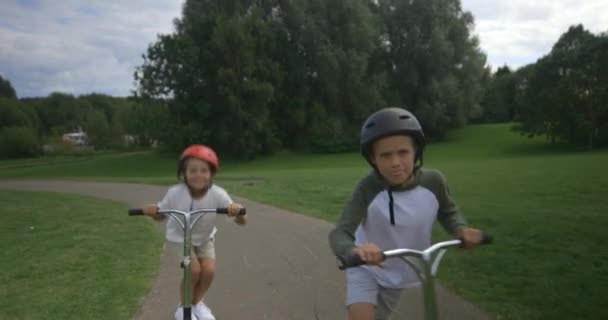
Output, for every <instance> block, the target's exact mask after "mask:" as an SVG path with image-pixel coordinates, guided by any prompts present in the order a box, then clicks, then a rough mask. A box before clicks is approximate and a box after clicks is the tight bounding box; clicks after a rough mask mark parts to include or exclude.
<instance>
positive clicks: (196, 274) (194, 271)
mask: <svg viewBox="0 0 608 320" xmlns="http://www.w3.org/2000/svg"><path fill="white" fill-rule="evenodd" d="M190 270H191V280H192V281H191V283H192V286H191V288H192V297H194V296H195V295H196V290H197V289H196V288H197V285H198V283H199V282H200V275H201V265H200V263H199V260H198V259H197V258H196V257H195V256H191V257H190ZM179 297H180V300H179V301H181V302H182V304H183V301H184V279H182V282H181V284H180V286H179ZM193 300H194V299H193Z"/></svg>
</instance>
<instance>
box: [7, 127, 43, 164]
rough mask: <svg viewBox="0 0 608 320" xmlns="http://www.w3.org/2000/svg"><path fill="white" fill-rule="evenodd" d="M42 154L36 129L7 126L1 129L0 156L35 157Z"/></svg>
mask: <svg viewBox="0 0 608 320" xmlns="http://www.w3.org/2000/svg"><path fill="white" fill-rule="evenodd" d="M39 154H40V139H39V138H38V134H37V133H36V129H34V128H29V127H14V126H13V127H6V128H3V129H2V130H1V131H0V158H20V157H33V156H37V155H39Z"/></svg>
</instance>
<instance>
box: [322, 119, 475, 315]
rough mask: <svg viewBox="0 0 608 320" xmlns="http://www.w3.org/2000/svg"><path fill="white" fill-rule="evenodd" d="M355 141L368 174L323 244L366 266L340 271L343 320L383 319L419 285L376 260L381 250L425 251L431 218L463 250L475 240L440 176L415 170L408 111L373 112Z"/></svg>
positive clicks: (417, 128)
mask: <svg viewBox="0 0 608 320" xmlns="http://www.w3.org/2000/svg"><path fill="white" fill-rule="evenodd" d="M360 143H361V153H362V155H363V157H364V158H365V159H366V160H367V162H368V163H369V164H370V166H371V167H372V168H373V170H371V172H370V173H369V174H368V175H367V176H366V177H364V178H363V179H361V180H360V181H359V183H358V184H357V186H356V188H355V190H354V192H353V193H352V195H351V198H350V199H349V200H348V202H347V203H346V205H345V207H344V210H343V212H342V215H341V216H340V218H339V219H338V222H337V223H336V226H335V228H334V229H333V230H332V231H331V233H330V235H329V241H330V246H331V248H332V250H333V252H334V253H335V254H336V255H341V256H342V255H349V254H352V253H356V254H358V255H359V257H360V258H361V259H362V260H363V261H365V262H366V263H367V264H366V265H364V266H362V267H358V268H351V269H348V270H347V271H346V283H347V284H346V286H347V290H346V291H347V294H346V295H347V298H346V299H347V301H346V305H347V308H348V318H349V320H379V319H388V318H389V317H390V315H391V313H392V311H393V310H394V309H395V308H396V306H397V304H398V302H399V297H400V295H401V291H402V290H403V289H405V288H408V287H413V286H418V285H419V280H418V278H417V276H416V274H415V272H414V271H413V270H411V268H410V267H409V266H407V264H405V263H403V262H402V261H399V260H398V259H394V260H387V261H384V262H383V261H382V252H383V251H385V250H391V249H396V248H411V249H417V250H423V249H425V248H427V247H429V246H430V244H431V230H432V227H433V223H434V221H435V220H438V221H439V222H440V223H441V224H442V226H443V227H444V228H445V230H446V231H447V232H448V233H450V234H452V235H453V236H455V237H458V238H460V239H462V240H463V242H464V246H465V247H466V248H473V247H475V246H477V245H479V244H480V242H481V239H482V235H481V231H479V230H477V229H473V228H470V227H468V226H467V223H466V221H465V219H464V217H463V215H462V214H461V212H460V210H459V209H458V207H457V206H456V204H455V202H454V200H453V199H452V197H451V196H450V193H449V191H448V187H447V185H446V182H445V178H444V176H443V175H442V174H441V173H440V172H439V171H437V170H431V169H426V168H422V159H423V152H424V147H425V137H424V133H423V130H422V127H421V125H420V123H419V122H418V120H417V119H416V117H415V116H414V115H413V114H412V113H410V112H409V111H407V110H404V109H400V108H385V109H382V110H380V111H377V112H375V113H373V114H372V115H370V116H369V117H368V119H367V120H366V121H365V123H364V124H363V127H362V128H361V141H360Z"/></svg>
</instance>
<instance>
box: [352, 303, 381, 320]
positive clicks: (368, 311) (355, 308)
mask: <svg viewBox="0 0 608 320" xmlns="http://www.w3.org/2000/svg"><path fill="white" fill-rule="evenodd" d="M375 314H376V306H374V305H373V304H370V303H355V304H351V305H350V306H348V320H375V319H376V317H375Z"/></svg>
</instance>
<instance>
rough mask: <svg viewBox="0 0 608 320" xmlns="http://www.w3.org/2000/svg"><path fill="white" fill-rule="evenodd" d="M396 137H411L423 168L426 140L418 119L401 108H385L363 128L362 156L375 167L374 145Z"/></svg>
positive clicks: (371, 117) (417, 157) (374, 114)
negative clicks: (378, 141) (381, 139)
mask: <svg viewBox="0 0 608 320" xmlns="http://www.w3.org/2000/svg"><path fill="white" fill-rule="evenodd" d="M394 135H410V136H412V137H413V138H414V141H415V143H416V158H415V161H416V162H418V161H419V165H418V166H417V168H418V167H420V166H422V153H423V150H424V146H425V143H426V140H425V138H424V132H423V131H422V126H421V125H420V122H418V119H416V117H415V116H414V115H413V114H412V113H411V112H409V111H407V110H405V109H401V108H396V107H391V108H384V109H381V110H379V111H376V112H374V113H373V114H372V115H370V116H369V117H368V118H367V120H365V123H363V127H362V128H361V142H360V144H361V154H362V155H363V157H365V159H366V160H367V161H368V162H369V163H370V165H372V166H374V165H373V164H372V162H371V159H370V156H371V153H372V145H373V143H374V142H375V141H377V140H378V139H380V138H384V137H388V136H394Z"/></svg>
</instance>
